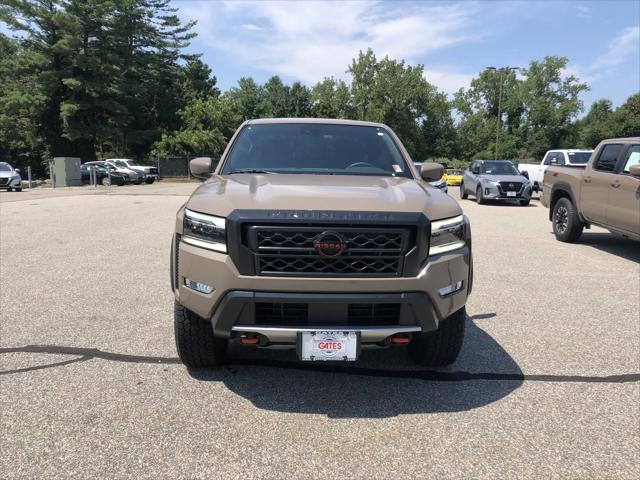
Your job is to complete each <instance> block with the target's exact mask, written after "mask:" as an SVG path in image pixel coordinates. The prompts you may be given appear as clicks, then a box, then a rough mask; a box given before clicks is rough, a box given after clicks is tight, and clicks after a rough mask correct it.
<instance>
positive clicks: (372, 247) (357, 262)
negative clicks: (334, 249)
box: [248, 226, 415, 277]
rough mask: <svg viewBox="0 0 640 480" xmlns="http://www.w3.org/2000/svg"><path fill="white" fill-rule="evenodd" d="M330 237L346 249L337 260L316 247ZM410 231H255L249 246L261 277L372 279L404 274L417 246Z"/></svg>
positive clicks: (267, 228)
mask: <svg viewBox="0 0 640 480" xmlns="http://www.w3.org/2000/svg"><path fill="white" fill-rule="evenodd" d="M326 232H334V233H337V234H338V235H339V236H340V237H341V238H342V239H344V243H345V248H344V250H343V251H342V252H340V253H339V254H338V255H336V256H335V257H327V256H323V255H321V253H320V252H319V251H317V250H316V248H315V246H314V243H315V242H316V240H318V239H319V238H322V235H323V234H324V233H326ZM412 242H415V239H413V238H412V230H411V229H410V228H383V227H379V228H355V227H340V226H318V227H315V226H314V227H306V226H305V227H284V226H283V227H279V226H252V227H249V229H248V246H249V248H250V249H251V250H252V251H253V252H254V254H255V262H256V263H255V265H256V272H257V273H258V275H275V276H278V275H285V276H354V277H355V276H373V277H394V276H400V275H401V274H402V268H403V261H404V256H405V254H406V253H407V252H408V251H409V249H410V248H411V247H412V246H413V245H412Z"/></svg>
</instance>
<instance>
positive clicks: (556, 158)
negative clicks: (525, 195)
mask: <svg viewBox="0 0 640 480" xmlns="http://www.w3.org/2000/svg"><path fill="white" fill-rule="evenodd" d="M592 153H593V150H549V151H548V152H547V153H545V155H544V157H543V159H542V161H541V162H540V164H539V165H537V164H534V163H520V164H519V165H518V170H520V173H522V174H523V175H524V176H525V177H527V178H528V179H529V181H530V182H531V189H532V190H533V191H534V192H540V191H541V190H542V181H543V177H544V171H545V170H546V169H547V167H548V166H550V165H554V166H561V167H564V166H566V167H580V168H584V166H585V165H586V164H587V161H588V160H589V157H590V156H591V154H592Z"/></svg>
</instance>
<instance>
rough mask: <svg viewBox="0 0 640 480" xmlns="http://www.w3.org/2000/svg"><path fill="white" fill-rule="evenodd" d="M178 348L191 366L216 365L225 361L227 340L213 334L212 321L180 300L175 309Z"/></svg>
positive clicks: (183, 358)
mask: <svg viewBox="0 0 640 480" xmlns="http://www.w3.org/2000/svg"><path fill="white" fill-rule="evenodd" d="M173 320H174V322H173V323H174V328H175V336H176V349H177V350H178V356H179V357H180V360H182V363H184V364H185V365H186V366H187V367H190V368H203V367H215V366H216V365H221V364H222V363H223V362H224V357H225V354H226V353H227V344H228V342H227V340H226V339H223V338H216V337H214V336H213V329H212V328H211V323H209V322H208V321H207V320H205V319H204V318H202V317H200V316H198V315H196V314H195V313H193V312H192V311H190V310H188V309H186V308H185V307H183V306H182V305H180V304H179V303H178V302H176V303H175V305H174V309H173Z"/></svg>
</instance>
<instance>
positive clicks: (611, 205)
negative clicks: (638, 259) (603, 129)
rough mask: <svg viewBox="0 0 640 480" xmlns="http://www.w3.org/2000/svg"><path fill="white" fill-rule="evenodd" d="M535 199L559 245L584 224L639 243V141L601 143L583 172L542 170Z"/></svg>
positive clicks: (570, 239) (571, 239)
mask: <svg viewBox="0 0 640 480" xmlns="http://www.w3.org/2000/svg"><path fill="white" fill-rule="evenodd" d="M540 200H541V202H542V204H543V205H544V206H545V207H548V208H549V220H551V222H552V224H553V233H554V234H555V236H556V238H557V239H558V240H560V241H562V242H576V241H577V240H578V239H579V238H580V235H581V234H582V230H583V228H585V227H586V228H589V226H590V225H598V226H600V227H603V228H606V229H607V230H609V231H610V232H612V233H616V234H619V235H622V236H624V237H628V238H632V239H634V240H640V137H631V138H612V139H608V140H603V141H602V142H600V144H599V145H598V146H597V147H596V149H595V151H594V152H593V154H591V157H590V158H589V161H588V163H587V165H586V167H585V168H584V170H583V169H572V168H559V167H549V168H547V169H546V171H545V172H544V186H543V192H542V196H541V198H540Z"/></svg>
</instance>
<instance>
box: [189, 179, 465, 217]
mask: <svg viewBox="0 0 640 480" xmlns="http://www.w3.org/2000/svg"><path fill="white" fill-rule="evenodd" d="M187 208H189V209H190V210H194V211H196V212H200V213H205V214H210V215H217V216H221V217H226V216H228V215H229V214H230V213H231V212H232V211H233V210H236V209H238V210H245V209H246V210H334V211H361V212H421V213H424V214H425V215H426V216H427V218H429V219H432V220H435V219H441V218H447V217H453V216H456V215H460V214H461V213H462V209H461V208H460V206H459V205H458V203H457V202H456V201H455V200H453V199H452V198H451V197H449V196H448V195H446V194H445V193H443V192H441V191H439V190H438V189H436V188H434V187H431V186H427V184H426V183H425V182H421V181H417V180H414V179H410V178H394V177H370V176H355V175H304V174H301V175H296V174H293V175H292V174H267V175H261V174H235V175H230V176H213V177H212V178H211V179H209V180H208V181H207V182H205V183H204V184H202V185H201V186H200V187H198V189H196V191H195V192H194V193H193V195H192V196H191V198H190V199H189V201H188V202H187Z"/></svg>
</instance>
